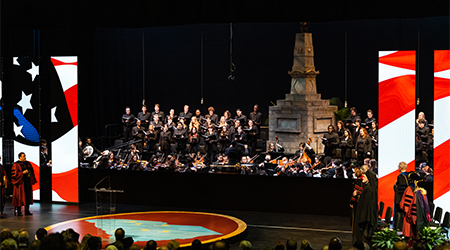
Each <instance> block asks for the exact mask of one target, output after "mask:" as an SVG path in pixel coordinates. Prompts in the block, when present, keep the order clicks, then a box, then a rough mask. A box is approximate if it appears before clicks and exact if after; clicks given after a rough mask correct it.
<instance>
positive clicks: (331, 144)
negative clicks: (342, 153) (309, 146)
mask: <svg viewBox="0 0 450 250" xmlns="http://www.w3.org/2000/svg"><path fill="white" fill-rule="evenodd" d="M322 143H323V144H324V145H325V149H324V153H325V155H326V156H331V157H332V158H335V155H336V147H337V146H338V145H339V137H338V135H337V133H336V132H334V126H333V125H329V126H328V133H326V134H324V135H323V138H322Z"/></svg>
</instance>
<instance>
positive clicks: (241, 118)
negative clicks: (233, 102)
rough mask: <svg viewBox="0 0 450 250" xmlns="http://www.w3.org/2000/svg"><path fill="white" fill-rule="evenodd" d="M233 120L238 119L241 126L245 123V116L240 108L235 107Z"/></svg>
mask: <svg viewBox="0 0 450 250" xmlns="http://www.w3.org/2000/svg"><path fill="white" fill-rule="evenodd" d="M234 119H235V120H239V121H240V123H241V125H242V126H245V125H247V116H245V115H243V114H242V110H241V109H240V108H238V109H236V116H235V117H234Z"/></svg>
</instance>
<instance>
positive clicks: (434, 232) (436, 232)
mask: <svg viewBox="0 0 450 250" xmlns="http://www.w3.org/2000/svg"><path fill="white" fill-rule="evenodd" d="M448 240H449V239H448V238H447V236H446V235H445V233H444V232H443V231H442V228H440V227H438V228H436V229H432V228H431V227H424V228H423V229H422V231H420V232H419V235H418V236H417V239H416V241H418V242H421V243H422V244H423V245H424V246H427V248H428V249H430V250H431V249H432V248H433V246H435V245H440V244H442V243H443V242H444V241H448Z"/></svg>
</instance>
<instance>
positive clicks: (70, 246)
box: [66, 241, 78, 250]
mask: <svg viewBox="0 0 450 250" xmlns="http://www.w3.org/2000/svg"><path fill="white" fill-rule="evenodd" d="M66 250H78V244H77V242H75V241H66Z"/></svg>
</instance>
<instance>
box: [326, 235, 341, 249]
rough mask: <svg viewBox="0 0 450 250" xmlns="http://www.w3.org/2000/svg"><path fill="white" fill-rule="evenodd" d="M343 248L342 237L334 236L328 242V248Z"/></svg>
mask: <svg viewBox="0 0 450 250" xmlns="http://www.w3.org/2000/svg"><path fill="white" fill-rule="evenodd" d="M341 249H342V242H341V239H339V238H338V237H334V238H332V239H331V240H330V243H329V244H328V250H341Z"/></svg>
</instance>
